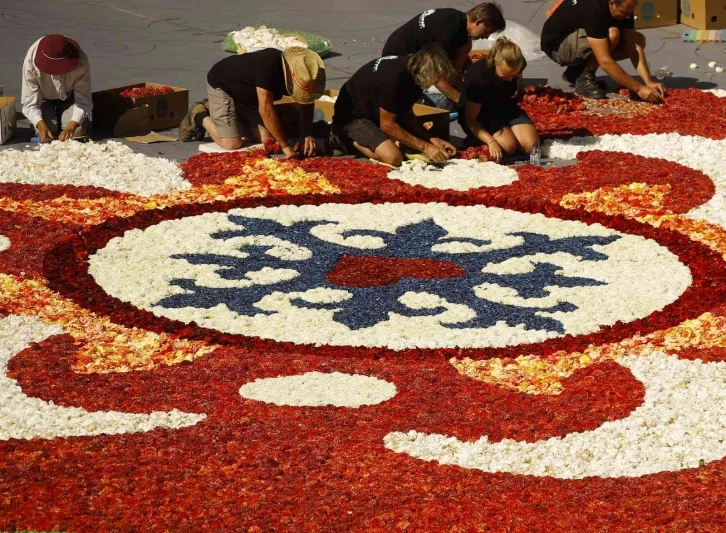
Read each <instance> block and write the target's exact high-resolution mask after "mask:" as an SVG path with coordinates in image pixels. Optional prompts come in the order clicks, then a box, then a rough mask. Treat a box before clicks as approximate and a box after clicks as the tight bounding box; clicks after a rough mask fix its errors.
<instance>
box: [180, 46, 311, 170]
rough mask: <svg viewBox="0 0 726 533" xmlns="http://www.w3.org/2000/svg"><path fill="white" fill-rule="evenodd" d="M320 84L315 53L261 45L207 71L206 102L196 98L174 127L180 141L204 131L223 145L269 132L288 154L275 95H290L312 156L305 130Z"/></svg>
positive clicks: (259, 137) (232, 146) (257, 138)
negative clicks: (194, 102)
mask: <svg viewBox="0 0 726 533" xmlns="http://www.w3.org/2000/svg"><path fill="white" fill-rule="evenodd" d="M324 89H325V65H324V64H323V61H322V59H320V56H318V54H316V53H315V52H312V51H310V50H307V49H305V48H300V47H292V48H288V49H287V50H285V51H284V52H283V51H280V50H276V49H274V48H266V49H264V50H260V51H258V52H251V53H247V54H241V55H236V56H231V57H228V58H225V59H223V60H221V61H219V62H218V63H216V64H215V65H214V66H213V67H212V68H211V70H210V71H209V74H208V75H207V96H208V104H207V105H206V106H205V104H204V103H202V102H197V103H196V104H194V105H193V106H192V109H191V110H190V111H189V114H188V115H187V116H186V117H185V118H184V120H182V123H181V124H180V126H179V138H180V139H181V140H182V141H193V140H201V139H202V138H203V137H204V133H205V131H206V132H207V133H209V135H210V137H212V139H213V140H214V142H216V143H217V144H218V145H219V146H221V147H222V148H224V149H226V150H236V149H238V148H242V146H243V145H244V144H245V143H249V142H261V141H262V142H264V141H265V140H267V139H268V138H270V137H273V138H274V139H275V140H276V141H277V142H278V143H279V144H280V147H281V148H282V151H283V153H284V154H285V155H286V156H288V157H291V156H294V155H296V154H295V150H294V149H293V147H292V146H290V143H289V140H288V135H287V133H286V132H285V131H284V128H283V124H282V121H281V120H280V116H279V114H278V112H277V110H276V108H275V105H274V102H275V100H279V99H280V98H282V97H283V96H291V97H292V98H293V100H295V102H297V103H298V104H299V105H298V110H299V113H300V127H301V130H302V131H301V137H303V138H304V139H305V141H304V147H303V153H304V154H305V155H313V154H314V153H315V150H316V148H317V147H316V144H315V139H314V138H313V137H312V136H311V135H310V131H311V128H312V122H313V102H314V101H315V100H316V99H317V98H319V97H320V95H322V94H323V90H324Z"/></svg>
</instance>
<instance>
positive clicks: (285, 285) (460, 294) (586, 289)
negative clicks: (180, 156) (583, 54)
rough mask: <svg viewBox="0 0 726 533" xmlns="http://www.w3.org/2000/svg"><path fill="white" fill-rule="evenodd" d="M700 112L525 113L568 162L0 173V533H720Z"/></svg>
mask: <svg viewBox="0 0 726 533" xmlns="http://www.w3.org/2000/svg"><path fill="white" fill-rule="evenodd" d="M723 96H724V95H723V94H721V93H720V92H719V91H716V92H715V93H708V92H702V91H697V90H673V91H672V94H671V95H670V96H669V97H668V98H667V100H666V103H665V104H664V105H663V106H651V105H649V104H642V103H635V102H631V101H616V102H608V103H602V104H599V105H596V106H593V105H592V104H590V103H585V102H582V101H580V100H578V99H572V98H568V97H567V96H564V95H562V94H561V93H558V92H556V91H552V90H549V89H537V90H535V89H530V90H528V92H527V94H526V95H525V97H524V101H523V103H522V105H523V107H524V108H525V109H526V110H527V112H528V113H529V114H530V116H531V117H532V118H533V120H534V121H535V123H536V125H537V127H538V129H539V131H540V132H541V135H542V137H543V139H544V145H543V153H544V155H545V156H548V157H550V158H556V159H562V160H569V161H570V164H565V165H563V166H532V165H528V164H524V165H519V166H512V167H507V166H502V165H497V164H495V163H493V162H491V161H488V160H487V153H486V149H469V150H467V151H465V152H463V153H462V154H461V155H462V157H461V158H460V159H457V160H454V161H452V162H450V163H448V164H447V165H445V166H444V167H443V169H436V168H431V167H428V166H427V165H425V164H420V163H413V164H411V165H409V166H408V167H407V168H404V169H401V170H390V169H388V168H385V167H383V166H377V165H372V164H370V163H368V162H365V161H360V160H353V159H334V158H313V159H307V160H299V161H298V160H284V159H276V158H270V157H268V155H267V153H266V152H265V150H263V149H255V150H251V151H249V152H235V153H227V154H200V155H196V156H194V157H192V158H190V159H189V160H188V161H186V162H184V163H182V164H177V163H175V162H172V161H167V160H164V159H160V158H149V157H145V156H142V155H140V154H134V153H133V152H132V151H131V150H130V149H128V148H126V147H125V146H123V145H121V144H118V143H114V142H109V143H107V144H94V143H88V144H80V143H66V144H62V143H53V144H51V145H46V146H43V147H41V148H40V149H39V150H37V151H27V152H16V151H9V150H6V151H3V152H1V154H2V156H1V157H0V454H1V456H2V458H3V461H2V462H1V463H0V494H1V495H2V498H1V499H0V531H62V532H98V531H119V532H140V531H150V532H152V531H153V532H156V531H158V532H163V531H174V532H183V531H189V532H192V531H213V532H221V531H234V532H238V531H250V532H266V531H294V532H299V531H380V532H389V531H427V532H428V531H462V532H471V531H508V532H520V531H521V532H551V531H575V530H582V531H623V532H625V531H653V532H655V531H658V532H661V531H662V532H665V531H668V532H680V531H713V532H717V531H723V524H724V523H726V511H725V510H724V507H723V504H722V502H723V499H724V498H725V497H726V459H725V458H726V167H724V165H723V161H724V160H726V98H722V97H723ZM572 160H574V161H572Z"/></svg>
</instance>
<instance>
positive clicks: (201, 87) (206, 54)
mask: <svg viewBox="0 0 726 533" xmlns="http://www.w3.org/2000/svg"><path fill="white" fill-rule="evenodd" d="M500 1H501V0H500ZM550 1H551V0H507V1H506V2H504V1H502V2H501V3H502V4H503V6H504V15H505V17H506V19H507V20H508V21H514V22H517V23H519V24H521V25H523V26H525V27H526V28H528V29H530V30H532V31H533V32H535V33H537V34H539V32H540V30H541V27H542V24H543V23H544V20H545V12H546V10H547V7H548V6H549V4H550ZM475 3H476V2H475V1H446V0H444V1H438V2H437V1H434V2H427V3H421V2H420V1H414V0H396V1H391V0H357V1H356V0H306V1H303V2H301V1H292V0H271V1H263V2H252V1H251V0H242V1H241V2H239V1H230V0H217V1H215V2H207V3H202V2H196V1H192V0H175V1H163V0H144V1H140V0H110V1H88V0H59V1H51V0H33V1H30V0H0V85H2V86H3V88H4V93H5V95H6V96H15V97H17V98H18V100H19V96H20V68H21V64H22V61H23V58H24V57H25V54H26V52H27V49H28V47H29V46H30V45H31V44H32V43H33V42H34V41H35V40H36V39H38V38H39V37H40V36H42V35H44V34H47V33H64V34H67V35H69V36H71V37H73V38H74V39H76V40H77V41H78V42H79V43H80V45H81V46H82V48H83V49H84V50H85V51H86V53H87V54H88V55H89V57H90V60H91V66H92V76H93V88H94V90H99V89H106V88H112V87H118V86H120V85H126V84H129V83H134V82H138V81H154V82H159V83H166V84H169V85H176V86H180V87H186V88H189V90H190V97H191V98H192V100H197V99H200V98H202V97H203V96H204V93H205V78H206V73H207V71H208V70H209V67H210V66H211V65H212V64H213V63H214V62H215V61H218V60H219V59H221V58H223V57H225V55H226V53H225V52H224V51H222V48H221V42H222V39H223V38H224V36H225V35H226V34H227V33H228V32H229V31H231V30H235V29H240V28H242V27H245V26H249V25H258V24H268V25H274V26H285V27H292V28H295V29H298V30H301V31H307V32H311V33H316V34H319V35H323V36H326V37H328V38H329V39H331V40H332V41H333V51H334V53H333V54H332V56H331V57H330V58H328V59H326V61H325V63H326V68H327V74H328V86H329V87H330V88H338V87H340V86H341V85H342V84H343V83H344V82H345V80H346V79H347V78H348V77H349V76H350V75H351V74H352V73H353V72H355V70H356V69H357V68H358V66H360V65H362V64H364V63H366V62H368V61H369V60H370V59H372V58H374V57H377V56H378V55H379V54H380V50H381V47H382V45H383V42H384V41H385V39H386V37H387V36H388V35H389V34H390V33H391V32H392V31H393V30H394V29H395V28H396V27H398V26H399V25H400V24H402V23H403V22H405V21H406V20H408V19H409V18H411V17H412V16H413V15H415V14H416V13H419V12H421V11H422V10H424V9H427V8H430V7H456V8H459V9H462V10H467V9H468V8H469V7H471V6H473V5H475ZM685 29H687V28H686V27H685V26H671V27H667V28H658V29H650V30H644V33H645V35H646V37H647V39H648V46H647V48H646V53H647V56H648V59H649V62H650V64H651V67H652V68H651V70H653V71H654V70H655V69H657V68H658V67H660V66H663V65H667V66H669V67H670V69H671V70H672V71H673V73H674V76H673V77H672V78H669V79H668V80H667V82H666V84H667V85H668V86H671V87H699V88H711V87H719V86H724V87H726V73H723V74H716V73H715V72H714V71H713V69H710V68H708V67H707V64H708V62H709V61H712V60H713V61H717V62H720V63H721V64H724V65H726V53H724V51H725V50H724V49H725V48H726V43H721V44H697V43H691V44H689V43H683V42H681V35H682V34H683V31H684V30H685ZM691 63H697V64H698V65H699V68H698V69H696V70H691V69H690V68H689V65H690V64H691ZM627 68H628V70H629V71H631V72H632V71H633V69H632V65H630V63H629V62H627ZM560 73H561V69H560V68H559V67H558V66H557V65H555V64H554V63H553V62H552V61H550V60H549V59H546V58H545V59H542V60H537V61H532V62H530V65H529V67H528V69H527V71H526V77H527V78H533V79H536V80H537V81H545V80H546V81H547V82H549V84H550V85H553V86H562V82H561V80H560ZM19 108H20V106H19V104H18V105H17V109H18V110H19ZM20 126H21V128H25V127H27V122H26V121H22V122H21V123H20ZM452 134H453V135H456V134H457V130H456V129H455V128H454V129H452ZM28 138H29V137H28V135H27V133H26V130H25V129H22V130H21V132H20V135H18V136H17V137H16V138H15V139H14V140H13V141H11V143H10V144H9V145H5V147H7V146H16V147H23V146H25V144H26V143H27V141H28ZM133 146H134V149H136V150H138V151H142V152H145V153H148V154H152V155H156V154H157V153H158V152H163V153H164V155H165V157H171V158H175V159H186V158H187V157H189V156H190V155H192V154H194V153H196V152H197V146H196V143H189V144H182V143H180V142H176V143H165V144H154V145H149V146H143V145H138V144H134V145H133ZM1 149H2V148H0V150H1Z"/></svg>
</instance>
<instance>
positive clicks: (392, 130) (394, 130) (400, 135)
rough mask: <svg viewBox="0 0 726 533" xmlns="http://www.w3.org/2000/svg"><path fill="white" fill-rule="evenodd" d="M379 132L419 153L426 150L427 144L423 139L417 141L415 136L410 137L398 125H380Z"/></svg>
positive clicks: (395, 123)
mask: <svg viewBox="0 0 726 533" xmlns="http://www.w3.org/2000/svg"><path fill="white" fill-rule="evenodd" d="M381 131H382V132H383V133H385V134H386V135H388V136H389V137H390V138H391V139H393V140H394V141H398V142H399V143H401V144H405V145H406V146H408V147H409V148H413V149H414V150H417V151H419V152H423V151H424V150H425V149H426V145H427V144H428V142H426V141H424V140H423V139H419V138H418V137H416V136H415V135H411V134H410V133H409V132H407V131H406V130H404V129H403V128H402V127H401V126H400V124H398V123H397V122H394V123H393V124H388V125H383V124H382V125H381Z"/></svg>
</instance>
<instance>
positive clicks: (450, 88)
mask: <svg viewBox="0 0 726 533" xmlns="http://www.w3.org/2000/svg"><path fill="white" fill-rule="evenodd" d="M505 25H506V22H505V21H504V16H502V10H501V8H500V7H499V5H498V4H496V3H495V2H485V3H483V4H479V5H478V6H475V7H473V8H472V9H470V10H469V11H468V12H466V13H463V12H461V11H459V10H458V9H452V8H442V9H429V10H427V11H424V12H423V13H419V14H418V15H416V16H415V17H414V18H412V19H411V20H409V21H408V22H407V23H406V24H404V25H403V26H401V27H400V28H398V29H397V30H396V31H394V32H393V33H392V34H391V36H390V37H389V38H388V40H387V41H386V44H385V45H384V46H383V52H382V54H381V55H382V57H385V56H405V55H408V54H414V53H416V52H418V51H419V50H421V49H422V48H424V47H425V46H428V45H431V44H433V43H437V44H438V45H439V46H441V48H443V49H444V52H446V54H447V55H448V56H449V59H450V60H451V62H452V64H453V65H454V70H455V76H454V78H453V79H451V80H448V79H447V80H442V81H441V82H439V83H437V84H436V87H437V88H438V89H439V90H440V91H441V93H442V94H444V95H445V96H447V97H448V98H449V99H450V100H452V101H453V102H458V101H459V90H458V89H457V88H456V87H455V86H456V85H460V82H461V76H462V75H463V72H464V71H465V70H466V68H467V67H468V66H469V65H470V64H471V60H470V59H469V52H471V43H472V39H487V38H488V37H489V36H490V35H491V34H492V33H496V32H499V31H502V30H504V27H505Z"/></svg>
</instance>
